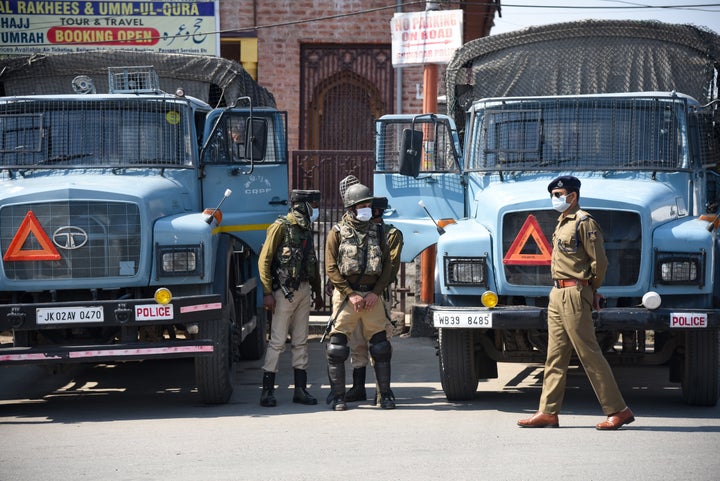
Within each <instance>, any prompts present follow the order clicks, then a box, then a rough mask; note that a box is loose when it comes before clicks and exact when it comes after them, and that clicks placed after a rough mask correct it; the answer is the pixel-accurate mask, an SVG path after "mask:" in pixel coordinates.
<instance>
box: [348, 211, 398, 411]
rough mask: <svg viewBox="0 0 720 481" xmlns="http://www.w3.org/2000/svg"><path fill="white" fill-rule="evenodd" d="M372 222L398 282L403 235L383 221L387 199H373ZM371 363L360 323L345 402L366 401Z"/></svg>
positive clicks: (353, 337)
mask: <svg viewBox="0 0 720 481" xmlns="http://www.w3.org/2000/svg"><path fill="white" fill-rule="evenodd" d="M371 208H372V219H371V220H372V222H374V223H375V224H377V225H380V226H382V228H383V230H384V232H385V238H386V239H387V245H388V248H389V249H390V264H391V265H392V268H391V274H390V279H391V280H390V282H391V283H392V282H395V281H396V280H397V273H398V271H400V254H401V253H402V248H403V234H402V231H400V229H398V228H397V227H395V226H394V225H392V224H386V223H385V221H384V220H383V213H384V212H385V211H386V210H387V208H388V199H387V197H373V200H372V205H371ZM384 297H385V301H389V300H390V295H389V289H386V290H385V292H384ZM386 332H387V336H388V339H389V338H390V337H392V333H393V325H392V324H391V322H390V321H389V320H388V321H387V323H386ZM369 361H370V357H369V353H368V343H367V341H366V340H365V338H363V335H362V323H358V325H357V327H356V328H355V331H354V332H353V333H352V335H351V336H350V365H351V366H352V368H353V373H352V378H353V385H352V387H351V388H350V389H349V390H348V391H347V393H346V394H345V401H347V402H354V401H366V400H367V391H366V390H365V378H366V374H367V365H368V362H369ZM379 394H380V393H379V390H378V391H377V392H376V393H375V399H374V401H373V403H374V404H377V403H378V401H379V399H378V396H379Z"/></svg>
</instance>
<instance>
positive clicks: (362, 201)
mask: <svg viewBox="0 0 720 481" xmlns="http://www.w3.org/2000/svg"><path fill="white" fill-rule="evenodd" d="M372 201H373V195H372V192H371V191H370V189H369V188H367V187H366V186H364V185H363V184H360V183H355V184H353V185H350V186H348V187H347V190H346V191H345V195H344V196H343V204H344V206H345V208H346V209H347V210H346V212H345V214H344V215H343V217H342V219H341V221H340V222H339V223H338V224H336V225H334V226H333V228H332V229H331V230H330V232H329V234H328V237H327V241H326V243H325V270H326V273H327V276H328V278H329V279H330V281H331V282H332V284H333V287H334V291H333V295H332V305H333V312H334V313H335V314H334V317H335V322H334V325H333V328H332V330H331V331H330V342H329V343H328V345H327V348H326V354H327V359H328V378H329V381H330V389H331V392H330V395H329V396H328V404H330V405H331V408H332V409H334V410H336V411H344V410H345V409H346V408H347V405H346V401H345V361H346V360H347V358H348V356H349V355H350V348H349V347H348V338H349V337H350V336H351V335H352V333H353V331H354V330H355V329H356V327H357V325H358V324H361V325H362V336H363V338H364V340H365V342H366V343H369V344H370V347H369V351H370V355H371V356H372V358H373V361H374V368H375V378H376V380H377V383H378V391H379V393H380V394H379V397H380V407H382V408H383V409H393V408H395V396H394V394H393V392H392V390H391V389H390V359H391V357H392V346H391V345H390V341H388V338H387V334H386V330H385V329H386V323H387V320H388V319H387V315H386V312H385V305H384V304H383V301H382V298H381V296H382V293H383V291H384V290H385V288H386V287H387V286H388V284H390V281H391V276H392V264H391V262H390V249H389V247H388V244H387V241H386V239H385V232H384V230H383V229H382V226H378V225H377V224H375V223H373V222H371V218H372V208H371V206H372Z"/></svg>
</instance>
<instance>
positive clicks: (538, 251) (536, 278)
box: [502, 210, 642, 286]
mask: <svg viewBox="0 0 720 481" xmlns="http://www.w3.org/2000/svg"><path fill="white" fill-rule="evenodd" d="M588 212H589V213H590V215H592V216H593V218H594V219H595V220H596V221H597V222H598V223H599V224H600V227H601V229H602V232H603V237H604V239H605V252H606V254H607V257H608V263H609V267H608V271H607V275H606V277H605V282H603V285H605V286H630V285H634V284H635V283H637V281H638V276H639V274H640V262H641V255H642V251H641V244H642V229H641V227H640V216H639V215H638V214H637V213H635V212H620V211H606V210H592V211H588ZM530 215H532V216H533V217H534V219H535V221H534V222H528V216H530ZM557 218H558V213H557V212H555V211H554V210H542V211H525V212H511V213H508V214H506V215H505V216H504V218H503V220H502V243H503V257H504V258H505V261H504V262H503V268H504V272H505V278H506V280H507V282H509V283H510V284H515V285H523V286H539V285H542V286H550V285H551V284H552V279H551V278H550V262H549V261H550V259H549V252H548V251H547V249H545V248H544V247H543V246H542V245H539V244H538V241H540V243H541V244H542V238H541V237H539V235H540V234H539V233H537V232H536V228H535V226H536V225H537V226H539V227H540V230H541V231H542V235H543V236H544V237H545V239H546V240H547V243H548V245H550V247H552V233H553V231H554V230H555V225H556V224H557ZM523 226H526V227H525V229H531V231H529V232H526V231H525V230H523ZM525 236H527V239H526V241H525V242H524V244H523V243H522V242H521V241H519V242H517V243H516V239H518V238H520V239H521V240H522V239H524V238H525ZM513 244H515V245H513ZM511 247H512V248H513V249H512V250H511Z"/></svg>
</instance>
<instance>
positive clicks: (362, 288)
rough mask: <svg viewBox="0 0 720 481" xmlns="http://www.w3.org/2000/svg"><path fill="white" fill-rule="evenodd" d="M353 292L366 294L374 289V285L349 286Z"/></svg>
mask: <svg viewBox="0 0 720 481" xmlns="http://www.w3.org/2000/svg"><path fill="white" fill-rule="evenodd" d="M350 287H351V288H352V290H353V291H360V292H367V291H372V290H373V289H375V284H350Z"/></svg>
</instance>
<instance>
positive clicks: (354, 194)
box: [343, 184, 373, 209]
mask: <svg viewBox="0 0 720 481" xmlns="http://www.w3.org/2000/svg"><path fill="white" fill-rule="evenodd" d="M372 200H373V195H372V192H370V189H368V188H367V187H365V186H364V185H362V184H353V185H351V186H350V187H348V189H347V191H346V192H345V197H344V198H343V202H344V203H345V208H346V209H347V208H349V207H352V206H354V205H357V204H360V203H362V202H371V201H372Z"/></svg>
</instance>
